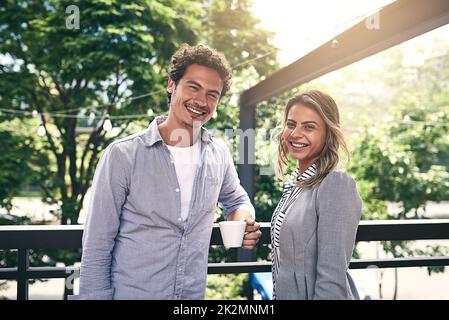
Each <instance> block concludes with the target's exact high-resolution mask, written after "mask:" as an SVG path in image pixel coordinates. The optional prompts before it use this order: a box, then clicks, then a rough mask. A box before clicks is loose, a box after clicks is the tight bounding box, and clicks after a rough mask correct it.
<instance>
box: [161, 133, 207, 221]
mask: <svg viewBox="0 0 449 320" xmlns="http://www.w3.org/2000/svg"><path fill="white" fill-rule="evenodd" d="M167 148H168V150H169V151H170V153H171V154H172V157H173V161H174V165H175V169H176V176H177V177H178V183H179V188H180V192H181V218H182V220H183V221H185V220H186V219H187V216H188V215H189V209H190V200H191V199H192V190H193V182H194V180H195V174H196V170H197V169H198V167H199V165H200V161H201V155H200V154H201V148H200V142H199V139H198V141H197V142H196V143H194V144H193V145H192V146H190V147H184V148H180V147H173V146H169V145H167Z"/></svg>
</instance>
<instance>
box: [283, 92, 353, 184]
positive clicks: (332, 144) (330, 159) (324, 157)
mask: <svg viewBox="0 0 449 320" xmlns="http://www.w3.org/2000/svg"><path fill="white" fill-rule="evenodd" d="M295 105H302V106H305V107H308V108H311V109H312V110H314V111H316V112H318V114H319V115H320V116H321V118H322V119H323V120H324V123H325V124H326V136H325V142H324V147H323V150H322V151H321V154H320V156H319V158H318V159H317V160H316V161H315V164H316V174H315V175H314V176H313V177H311V178H310V179H307V180H305V181H301V182H298V186H300V187H303V188H304V187H310V188H313V187H317V186H318V185H319V184H320V183H321V181H322V180H323V179H324V178H325V177H326V175H327V174H328V173H329V172H330V171H331V170H332V169H334V168H336V167H337V165H338V163H339V161H340V158H339V155H338V150H339V148H340V147H341V148H342V149H343V151H344V153H345V154H346V156H347V158H348V161H349V159H350V152H349V149H348V147H347V144H346V142H345V139H344V135H343V132H342V131H341V129H340V114H339V112H338V106H337V104H336V103H335V101H334V99H332V98H331V97H330V96H329V95H328V94H326V93H324V92H321V91H319V90H310V91H306V92H304V93H301V94H299V95H297V96H295V97H294V98H292V99H290V100H289V101H288V103H287V106H286V107H285V112H284V121H283V123H282V132H281V134H280V135H279V141H278V142H279V145H278V157H277V158H278V159H277V168H276V175H277V176H278V177H279V178H280V179H282V180H285V179H286V169H287V166H288V162H289V159H288V148H287V146H286V144H285V143H284V141H283V140H282V133H283V132H284V130H285V124H286V122H287V117H288V112H289V111H290V109H291V108H292V107H293V106H295Z"/></svg>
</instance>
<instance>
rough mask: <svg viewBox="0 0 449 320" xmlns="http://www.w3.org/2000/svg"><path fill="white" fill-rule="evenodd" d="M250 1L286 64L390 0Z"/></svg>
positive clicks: (390, 0)
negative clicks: (271, 33) (270, 33)
mask: <svg viewBox="0 0 449 320" xmlns="http://www.w3.org/2000/svg"><path fill="white" fill-rule="evenodd" d="M253 1H254V10H253V11H254V13H255V14H256V16H258V17H259V18H260V19H261V24H262V27H264V28H265V29H267V30H270V31H274V32H275V33H276V36H275V39H274V44H275V46H277V47H278V48H280V53H279V56H278V58H279V60H280V62H281V64H282V65H287V64H290V63H291V62H293V61H295V60H296V59H298V58H300V57H301V56H303V55H304V54H306V53H307V52H310V51H311V50H312V49H315V48H317V47H318V46H319V45H321V44H322V43H324V42H326V41H328V40H331V39H332V38H333V36H334V35H336V34H338V33H340V32H342V31H344V30H346V29H347V28H348V27H350V26H351V25H353V24H355V23H357V22H358V21H360V20H361V19H362V17H364V16H369V15H372V14H374V13H375V12H376V11H377V10H378V9H379V8H381V7H383V6H385V5H387V4H389V3H392V2H393V1H394V0H369V1H366V0H276V1H269V0H253ZM379 22H380V25H381V22H382V21H381V20H379Z"/></svg>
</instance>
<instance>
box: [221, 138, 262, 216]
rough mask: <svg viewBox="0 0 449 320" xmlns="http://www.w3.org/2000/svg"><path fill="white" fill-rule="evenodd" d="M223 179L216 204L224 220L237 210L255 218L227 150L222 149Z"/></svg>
mask: <svg viewBox="0 0 449 320" xmlns="http://www.w3.org/2000/svg"><path fill="white" fill-rule="evenodd" d="M224 150H225V151H224V178H223V184H222V186H221V189H220V194H219V197H218V202H219V204H220V206H221V207H222V208H223V215H224V218H225V219H227V218H228V215H229V214H230V213H232V212H233V211H235V210H237V209H240V208H241V209H246V210H247V211H249V212H251V215H252V216H253V218H255V210H254V207H253V205H252V204H251V201H250V199H249V197H248V194H247V193H246V191H245V189H243V187H242V186H241V185H240V180H239V178H238V175H237V171H236V169H235V166H234V161H233V160H232V157H231V153H230V152H229V149H228V148H227V147H226V146H225V147H224Z"/></svg>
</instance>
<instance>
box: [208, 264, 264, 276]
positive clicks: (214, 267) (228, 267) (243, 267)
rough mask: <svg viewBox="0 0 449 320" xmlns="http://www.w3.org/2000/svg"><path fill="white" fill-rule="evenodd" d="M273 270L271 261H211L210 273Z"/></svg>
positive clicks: (209, 265)
mask: <svg viewBox="0 0 449 320" xmlns="http://www.w3.org/2000/svg"><path fill="white" fill-rule="evenodd" d="M269 271H271V262H269V261H257V262H226V263H224V262H223V263H209V264H208V268H207V273H208V274H229V273H251V272H269Z"/></svg>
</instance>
